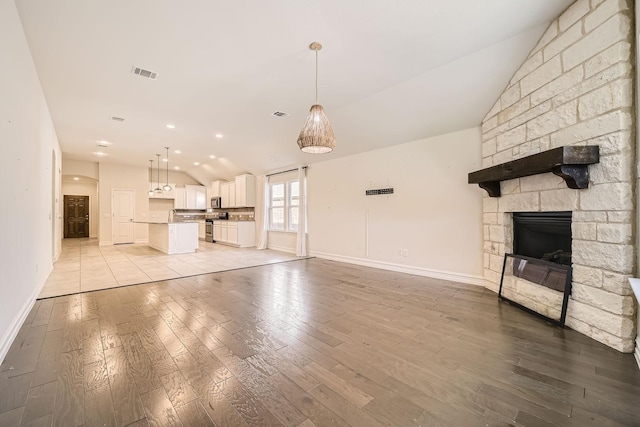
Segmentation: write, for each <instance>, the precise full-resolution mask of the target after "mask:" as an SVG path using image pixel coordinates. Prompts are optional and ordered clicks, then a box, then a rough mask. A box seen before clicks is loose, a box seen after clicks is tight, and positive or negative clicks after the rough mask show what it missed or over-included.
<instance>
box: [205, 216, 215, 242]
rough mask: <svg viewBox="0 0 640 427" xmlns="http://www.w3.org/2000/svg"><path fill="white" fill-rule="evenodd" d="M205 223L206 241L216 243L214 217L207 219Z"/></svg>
mask: <svg viewBox="0 0 640 427" xmlns="http://www.w3.org/2000/svg"><path fill="white" fill-rule="evenodd" d="M204 225H205V236H204V241H205V242H210V243H214V242H215V241H214V240H213V219H211V218H207V219H205V220H204Z"/></svg>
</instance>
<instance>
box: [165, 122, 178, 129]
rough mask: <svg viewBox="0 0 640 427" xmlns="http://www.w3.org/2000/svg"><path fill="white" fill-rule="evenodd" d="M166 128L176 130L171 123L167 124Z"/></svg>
mask: <svg viewBox="0 0 640 427" xmlns="http://www.w3.org/2000/svg"><path fill="white" fill-rule="evenodd" d="M167 127H168V128H169V129H175V128H176V125H172V124H171V123H169V124H168V125H167Z"/></svg>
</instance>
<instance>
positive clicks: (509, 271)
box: [498, 212, 572, 326]
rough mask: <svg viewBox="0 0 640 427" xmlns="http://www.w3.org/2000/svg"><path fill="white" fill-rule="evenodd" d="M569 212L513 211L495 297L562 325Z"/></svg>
mask: <svg viewBox="0 0 640 427" xmlns="http://www.w3.org/2000/svg"><path fill="white" fill-rule="evenodd" d="M571 218H572V213H571V212H516V213H513V253H511V254H505V258H504V264H503V267H502V277H501V280H500V288H499V290H498V298H499V299H501V300H503V301H507V302H509V303H511V304H514V305H516V306H518V307H520V308H522V309H524V310H526V311H529V312H531V313H534V314H536V315H538V316H540V317H542V318H544V319H545V320H548V321H550V322H552V323H555V324H557V325H559V326H564V322H565V319H566V313H567V304H568V301H569V295H570V294H571V239H572V237H571Z"/></svg>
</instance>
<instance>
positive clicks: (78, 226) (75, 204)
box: [64, 196, 89, 239]
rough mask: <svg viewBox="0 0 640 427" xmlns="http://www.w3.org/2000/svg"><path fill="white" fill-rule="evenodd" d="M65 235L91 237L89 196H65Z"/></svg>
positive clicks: (66, 237)
mask: <svg viewBox="0 0 640 427" xmlns="http://www.w3.org/2000/svg"><path fill="white" fill-rule="evenodd" d="M64 237H65V239H68V238H72V237H89V196H64Z"/></svg>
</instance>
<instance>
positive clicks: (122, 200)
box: [111, 190, 135, 245]
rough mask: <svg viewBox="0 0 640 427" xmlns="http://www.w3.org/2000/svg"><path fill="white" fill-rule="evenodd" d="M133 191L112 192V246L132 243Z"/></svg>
mask: <svg viewBox="0 0 640 427" xmlns="http://www.w3.org/2000/svg"><path fill="white" fill-rule="evenodd" d="M134 201H135V199H134V194H133V190H112V205H111V209H112V212H113V224H112V227H113V244H114V245H117V244H121V243H133V222H131V221H132V220H133V207H134Z"/></svg>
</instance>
